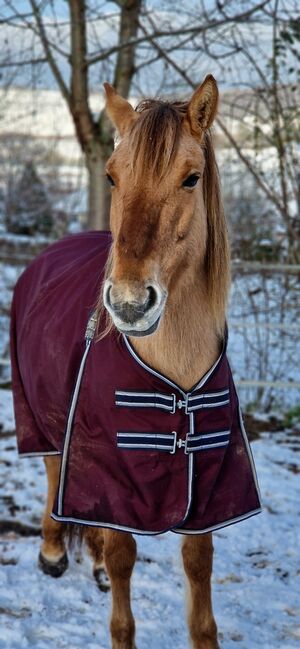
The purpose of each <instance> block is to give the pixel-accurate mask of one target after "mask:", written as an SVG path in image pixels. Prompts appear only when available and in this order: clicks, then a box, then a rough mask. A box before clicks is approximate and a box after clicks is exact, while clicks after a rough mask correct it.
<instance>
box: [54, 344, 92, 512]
mask: <svg viewBox="0 0 300 649" xmlns="http://www.w3.org/2000/svg"><path fill="white" fill-rule="evenodd" d="M91 342H92V340H91V339H87V342H86V348H85V351H84V354H83V356H82V359H81V363H80V367H79V371H78V375H77V379H76V384H75V389H74V393H73V397H72V402H71V407H70V410H69V415H68V421H67V430H66V436H65V441H64V448H63V453H62V460H61V470H60V478H59V489H58V505H57V511H58V513H59V514H62V508H63V494H64V484H65V473H66V466H67V459H68V451H69V444H70V438H71V432H72V425H73V419H74V414H75V410H76V405H77V400H78V395H79V390H80V385H81V380H82V375H83V370H84V366H85V361H86V358H87V355H88V353H89V350H90V346H91Z"/></svg>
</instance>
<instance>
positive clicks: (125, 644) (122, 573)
mask: <svg viewBox="0 0 300 649" xmlns="http://www.w3.org/2000/svg"><path fill="white" fill-rule="evenodd" d="M103 537H104V564H105V567H106V571H107V574H108V576H109V578H110V583H111V591H112V615H111V621H110V632H111V638H112V649H134V648H135V644H134V634H135V623H134V618H133V615H132V611H131V606H130V578H131V574H132V570H133V567H134V564H135V559H136V542H135V540H134V539H133V537H132V535H131V534H127V533H124V532H113V531H111V530H103Z"/></svg>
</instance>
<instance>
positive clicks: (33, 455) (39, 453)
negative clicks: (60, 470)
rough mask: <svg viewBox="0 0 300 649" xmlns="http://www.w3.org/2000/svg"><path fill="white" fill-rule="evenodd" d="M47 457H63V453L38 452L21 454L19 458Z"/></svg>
mask: <svg viewBox="0 0 300 649" xmlns="http://www.w3.org/2000/svg"><path fill="white" fill-rule="evenodd" d="M46 455H61V451H37V452H36V453H19V457H44V456H46Z"/></svg>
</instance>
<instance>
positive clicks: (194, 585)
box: [182, 534, 219, 649]
mask: <svg viewBox="0 0 300 649" xmlns="http://www.w3.org/2000/svg"><path fill="white" fill-rule="evenodd" d="M182 557H183V565H184V569H185V572H186V575H187V577H188V582H189V590H190V593H189V595H190V601H189V610H188V624H189V632H190V636H191V640H192V645H193V649H219V644H218V640H217V626H216V623H215V620H214V616H213V611H212V602H211V585H210V580H211V573H212V560H213V543H212V535H211V534H204V535H196V536H186V537H185V538H184V541H183V545H182Z"/></svg>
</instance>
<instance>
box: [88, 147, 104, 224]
mask: <svg viewBox="0 0 300 649" xmlns="http://www.w3.org/2000/svg"><path fill="white" fill-rule="evenodd" d="M107 157H108V156H107V154H106V152H103V151H102V150H101V146H99V145H98V146H96V147H95V150H94V152H93V154H92V155H86V166H87V170H88V229H89V230H109V210H110V189H109V185H108V182H107V180H106V175H105V165H106V162H107Z"/></svg>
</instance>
